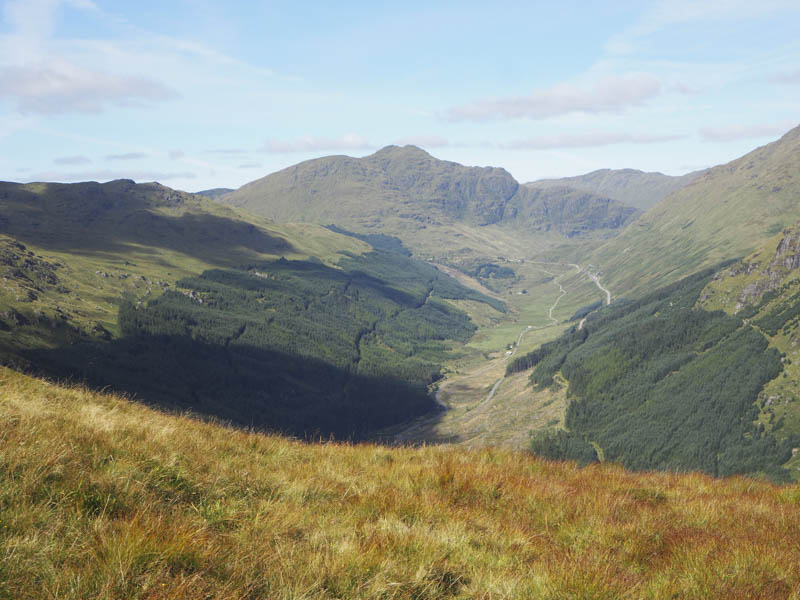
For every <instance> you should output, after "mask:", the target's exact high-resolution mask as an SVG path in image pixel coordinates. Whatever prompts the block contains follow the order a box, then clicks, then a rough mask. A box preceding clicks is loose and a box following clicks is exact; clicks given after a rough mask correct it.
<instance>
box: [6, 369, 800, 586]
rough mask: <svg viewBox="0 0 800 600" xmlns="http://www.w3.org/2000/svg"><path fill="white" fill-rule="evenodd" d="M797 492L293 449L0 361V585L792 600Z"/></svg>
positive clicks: (537, 466)
mask: <svg viewBox="0 0 800 600" xmlns="http://www.w3.org/2000/svg"><path fill="white" fill-rule="evenodd" d="M798 540H800V488H798V487H797V486H796V485H795V486H786V487H777V486H774V485H771V484H769V483H764V482H760V481H756V480H751V479H746V478H741V477H736V478H731V479H713V478H711V477H708V476H705V475H700V474H668V473H650V474H648V473H630V472H627V471H625V470H623V469H621V468H620V467H618V466H614V465H608V464H604V465H598V466H593V467H588V468H585V469H579V468H578V467H577V466H575V465H574V464H572V463H560V462H550V461H545V460H540V459H536V458H534V457H532V456H530V455H528V454H526V453H522V452H514V451H510V450H499V449H481V450H474V451H466V450H464V449H463V448H452V447H424V448H418V449H413V448H395V449H389V448H385V447H381V446H376V445H357V446H354V445H347V444H338V443H321V444H304V443H300V442H296V441H292V440H290V439H286V438H281V437H277V436H268V435H261V434H258V433H253V432H247V431H242V430H236V429H231V428H228V427H225V426H222V425H219V424H214V423H201V422H199V421H197V420H194V419H192V418H190V417H188V416H180V415H168V414H164V413H160V412H156V411H154V410H151V409H148V408H146V407H143V406H141V405H139V404H136V403H134V402H131V401H128V400H126V399H123V398H119V397H116V396H112V395H105V394H100V393H95V392H91V391H88V390H86V389H84V388H81V387H65V386H62V385H57V384H52V383H47V382H44V381H41V380H37V379H34V378H31V377H28V376H25V375H21V374H18V373H15V372H13V371H10V370H7V369H2V370H0V598H15V599H27V598H31V599H33V598H36V599H40V598H65V599H67V598H109V599H110V598H153V599H155V598H171V599H196V598H231V599H232V598H237V599H240V598H241V599H244V598H307V599H312V598H397V599H400V598H415V599H422V598H800V569H798V565H799V564H800V543H799V542H798Z"/></svg>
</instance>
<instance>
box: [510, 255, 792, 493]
mask: <svg viewBox="0 0 800 600" xmlns="http://www.w3.org/2000/svg"><path fill="white" fill-rule="evenodd" d="M713 274H714V271H713V270H707V271H703V272H701V273H698V274H696V275H693V276H690V277H687V278H686V279H683V280H681V281H680V282H678V283H676V284H673V285H670V286H667V287H665V288H663V289H660V290H658V291H656V292H653V293H651V294H648V295H646V296H644V297H643V298H641V299H638V300H635V301H624V300H623V301H619V302H617V303H615V304H612V305H611V306H610V307H608V308H605V309H603V310H600V311H598V312H595V313H592V314H591V315H590V316H589V317H588V319H587V321H586V324H585V327H584V328H582V329H581V330H577V329H576V328H572V329H570V330H569V331H568V332H567V333H565V334H564V335H563V336H562V337H561V338H559V339H558V340H556V341H554V342H550V343H548V344H545V345H543V346H542V347H541V348H539V349H537V350H535V351H533V352H531V353H529V354H527V355H525V356H522V357H520V358H519V359H517V360H516V361H514V362H513V363H512V364H510V365H509V370H511V371H514V370H523V369H526V368H530V367H534V370H533V372H532V373H531V375H530V381H531V384H532V385H533V386H534V387H537V388H546V387H550V386H557V385H561V383H559V381H558V380H557V378H556V374H557V373H559V372H560V373H561V375H562V376H563V380H562V381H564V380H565V381H566V382H568V385H569V387H568V395H569V397H570V399H571V401H570V404H569V407H568V409H567V414H566V427H567V431H558V432H553V433H550V434H540V435H538V436H537V437H536V438H535V439H534V440H533V442H532V448H533V450H534V452H535V453H537V454H540V455H542V456H547V457H551V458H571V459H576V460H579V461H582V462H584V463H585V462H591V461H593V460H594V461H596V460H598V459H599V458H600V457H602V458H603V459H604V460H609V461H613V462H619V463H621V464H623V465H624V466H626V467H628V468H631V469H641V470H652V469H660V470H671V471H690V470H701V471H704V472H706V473H710V474H712V475H718V476H724V475H730V474H733V473H750V474H758V473H763V474H766V475H768V476H769V477H770V478H772V479H774V480H778V481H780V480H784V479H785V478H786V477H787V472H786V471H785V469H783V468H782V467H781V465H782V464H783V463H785V462H786V461H787V460H789V458H791V456H792V447H793V446H796V445H797V443H798V441H800V440H798V439H797V437H796V436H789V438H787V439H784V440H783V441H781V442H778V441H777V439H776V438H775V436H774V435H773V434H772V433H769V432H765V430H764V426H763V425H761V424H757V423H756V419H757V417H758V412H759V407H758V405H757V400H758V398H759V392H760V391H761V389H762V388H763V387H764V385H765V384H766V383H767V382H769V381H770V380H772V379H774V378H775V377H777V376H778V375H779V374H780V373H781V371H782V361H781V356H780V353H779V352H778V351H777V350H775V349H774V348H768V347H767V340H766V339H765V337H764V336H763V335H762V334H761V333H760V332H759V331H757V330H756V329H754V328H753V327H752V326H751V325H749V324H746V323H745V322H744V321H743V320H742V319H741V318H740V317H737V316H730V315H727V314H725V313H724V312H722V311H707V310H703V309H701V308H697V307H696V306H695V305H696V303H697V300H698V298H699V296H700V294H701V292H702V290H703V289H704V287H705V286H706V285H707V284H708V282H709V281H710V279H711V277H712V276H713ZM601 453H602V454H601Z"/></svg>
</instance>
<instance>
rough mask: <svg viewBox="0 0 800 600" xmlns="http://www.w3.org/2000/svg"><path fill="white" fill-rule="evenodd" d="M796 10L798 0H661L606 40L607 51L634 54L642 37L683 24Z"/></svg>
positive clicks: (730, 19) (747, 17) (753, 16)
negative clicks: (634, 21)
mask: <svg viewBox="0 0 800 600" xmlns="http://www.w3.org/2000/svg"><path fill="white" fill-rule="evenodd" d="M796 10H797V1H796V0H761V1H759V2H752V0H715V1H714V2H698V1H697V0H660V1H659V2H656V3H655V4H654V5H652V6H651V7H650V8H648V10H646V11H645V12H644V13H643V14H642V16H641V17H640V18H639V19H638V21H636V23H635V24H634V25H632V26H631V27H629V28H628V29H626V30H625V31H623V32H622V33H620V34H618V35H615V36H614V37H612V38H611V39H610V40H609V41H608V42H607V43H606V51H607V52H609V53H611V54H632V53H635V52H636V51H637V50H638V46H639V41H640V40H641V39H642V38H645V37H647V36H649V35H651V34H653V33H656V32H658V31H661V30H662V29H665V28H668V27H671V26H675V25H680V24H684V23H696V22H704V21H736V20H744V19H752V18H756V17H760V16H763V15H768V14H771V13H774V12H780V11H796Z"/></svg>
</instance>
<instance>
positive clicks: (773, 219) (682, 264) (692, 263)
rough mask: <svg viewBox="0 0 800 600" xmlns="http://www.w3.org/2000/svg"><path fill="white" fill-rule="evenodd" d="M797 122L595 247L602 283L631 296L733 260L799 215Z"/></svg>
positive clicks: (711, 171) (799, 138) (799, 129)
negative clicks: (766, 142) (773, 138)
mask: <svg viewBox="0 0 800 600" xmlns="http://www.w3.org/2000/svg"><path fill="white" fill-rule="evenodd" d="M798 173H800V127H796V128H795V129H792V130H791V131H789V132H788V133H787V134H785V135H784V136H783V137H782V138H781V139H779V140H777V141H775V142H772V143H771V144H767V145H766V146H762V147H761V148H757V149H756V150H754V151H752V152H750V153H749V154H746V155H745V156H743V157H741V158H739V159H737V160H734V161H732V162H730V163H728V164H725V165H720V166H717V167H714V168H712V169H709V170H708V171H706V172H705V173H703V174H702V175H701V176H699V177H698V178H697V179H695V180H694V181H692V183H690V184H689V185H687V186H685V187H683V188H681V189H680V190H678V191H676V192H674V193H673V194H671V195H669V196H667V197H666V198H665V199H664V200H662V201H661V202H660V203H659V204H657V205H656V206H655V207H653V208H652V209H650V210H649V211H648V212H647V213H645V214H644V215H643V216H641V217H640V218H639V219H637V220H636V221H634V222H633V223H632V224H631V225H629V226H628V227H627V228H626V229H625V230H624V231H623V232H622V233H621V234H620V235H619V236H617V237H616V238H614V239H613V240H610V241H609V242H607V243H606V244H604V245H603V246H602V247H601V248H600V249H599V250H597V251H596V252H595V253H594V255H593V257H592V259H591V260H592V262H593V263H594V264H596V265H598V266H599V267H600V268H601V269H602V270H603V271H604V274H603V281H604V282H605V283H607V284H608V285H609V287H610V288H612V289H616V290H625V292H624V293H625V295H628V296H633V295H638V294H641V293H642V292H644V291H646V290H649V289H653V288H654V287H659V286H661V285H665V284H667V283H671V282H673V281H675V280H677V279H679V278H680V277H682V276H684V275H688V274H690V273H693V272H695V271H697V270H699V269H701V268H703V267H706V266H711V265H714V264H717V263H719V262H721V261H723V260H727V259H732V258H739V257H742V256H744V255H746V254H748V253H749V252H751V251H752V250H753V249H754V248H756V247H758V246H759V245H760V244H761V243H762V242H764V241H765V240H766V239H768V238H769V237H771V236H773V235H775V234H777V233H779V232H780V231H781V230H782V229H783V228H784V227H785V226H787V225H790V224H792V223H795V222H796V221H797V220H798V219H799V218H800V203H798V202H797V198H798V193H800V181H799V180H798V179H797V174H798Z"/></svg>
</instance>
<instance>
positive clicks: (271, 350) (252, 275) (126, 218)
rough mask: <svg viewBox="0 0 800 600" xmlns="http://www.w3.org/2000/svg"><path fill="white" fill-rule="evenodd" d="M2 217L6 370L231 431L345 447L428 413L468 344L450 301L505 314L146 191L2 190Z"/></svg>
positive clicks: (314, 244)
mask: <svg viewBox="0 0 800 600" xmlns="http://www.w3.org/2000/svg"><path fill="white" fill-rule="evenodd" d="M0 206H2V208H3V210H2V213H0V214H2V223H0V232H1V233H0V268H1V269H2V271H0V273H2V276H3V279H2V288H0V360H2V361H3V363H4V364H10V365H14V366H16V367H17V368H20V369H25V370H29V371H34V372H37V373H42V374H46V375H48V376H51V377H58V378H69V379H79V380H82V381H86V382H87V383H89V384H91V385H93V386H96V387H106V386H109V387H110V388H111V389H115V390H118V391H124V392H127V393H130V394H134V395H135V396H136V397H137V398H139V399H140V400H142V401H145V402H148V403H151V404H156V405H160V406H166V407H169V408H171V409H179V410H189V411H193V412H196V413H200V414H204V415H210V416H214V417H218V418H224V419H226V420H229V421H232V422H235V423H238V424H241V425H246V426H253V427H259V428H267V429H271V430H280V431H285V432H290V433H292V434H295V435H298V436H316V435H323V436H329V435H336V436H337V437H348V438H354V437H362V436H363V435H364V434H365V433H366V432H368V431H369V430H371V429H374V428H376V427H385V426H387V425H391V424H394V423H397V422H398V421H402V420H405V419H407V418H410V417H413V416H417V415H419V414H422V413H425V412H430V411H431V410H434V409H435V404H434V402H433V400H432V399H431V398H430V397H429V395H428V392H427V389H426V387H427V385H429V384H430V383H431V382H432V381H434V380H435V379H437V378H438V377H439V372H440V364H441V362H442V361H443V360H444V359H445V358H446V357H447V356H449V354H450V352H451V350H452V348H453V347H454V345H458V344H460V343H463V342H465V341H467V340H468V339H469V337H470V336H471V335H472V333H473V331H474V330H475V326H474V325H473V324H472V323H471V322H470V320H469V318H468V317H467V315H466V314H465V313H464V312H463V311H462V310H460V309H458V308H455V307H454V305H453V304H452V303H451V302H450V300H466V301H470V302H477V303H486V304H487V309H486V310H491V311H493V312H497V314H502V313H501V312H500V311H503V310H505V306H504V304H503V303H502V302H500V301H498V300H496V299H493V298H489V297H487V296H485V295H483V294H481V293H479V292H475V291H473V290H470V289H467V288H465V287H464V286H462V285H461V284H459V283H457V282H456V281H455V280H453V279H451V278H450V277H449V276H447V275H445V274H444V273H442V272H441V271H439V270H437V269H436V268H434V267H433V266H430V265H428V264H426V263H422V262H420V261H417V260H415V259H412V258H411V257H409V256H407V255H406V254H400V253H395V252H389V251H372V248H371V247H370V246H368V245H367V244H366V243H364V242H362V241H358V240H356V239H354V238H352V237H350V236H345V235H340V234H338V233H335V232H333V231H330V230H328V229H325V228H322V227H318V226H313V225H291V226H282V227H275V226H272V225H268V224H267V223H266V222H263V221H261V220H259V219H258V218H253V217H246V216H243V215H240V214H238V213H237V212H235V211H234V210H232V209H230V208H226V207H222V206H220V205H217V204H214V203H213V202H211V201H209V200H207V199H204V198H202V197H198V196H194V195H191V194H185V193H182V192H176V191H174V190H170V189H169V188H165V187H163V186H160V185H158V184H144V185H137V184H134V183H133V182H132V181H116V182H110V183H107V184H102V185H101V184H97V183H86V184H72V185H63V184H33V185H19V184H3V185H2V188H0ZM287 257H288V258H291V259H292V260H287ZM489 307H491V308H489Z"/></svg>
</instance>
